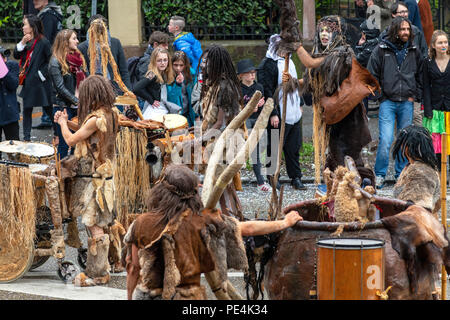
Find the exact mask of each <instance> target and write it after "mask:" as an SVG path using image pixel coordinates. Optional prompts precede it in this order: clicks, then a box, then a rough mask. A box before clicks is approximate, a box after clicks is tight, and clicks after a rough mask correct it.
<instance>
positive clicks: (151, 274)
mask: <svg viewBox="0 0 450 320" xmlns="http://www.w3.org/2000/svg"><path fill="white" fill-rule="evenodd" d="M160 220H161V215H158V214H153V213H145V214H142V215H140V216H139V217H138V218H137V219H136V220H135V221H134V222H133V224H132V225H131V226H130V228H129V229H128V232H127V234H126V235H125V238H124V243H125V244H126V248H125V250H124V251H123V255H122V261H123V263H124V262H125V260H126V257H125V256H126V255H127V254H130V250H131V244H133V243H134V244H135V245H137V246H138V247H139V251H138V252H139V264H140V268H141V271H140V278H139V283H138V286H137V287H136V290H135V292H134V295H133V297H134V298H136V299H161V298H162V299H206V294H205V291H204V288H203V287H202V286H201V285H200V275H201V273H208V272H211V271H214V270H217V271H218V272H219V274H220V276H221V280H222V281H224V282H225V281H226V280H227V271H228V269H229V268H234V269H239V270H243V269H245V268H247V259H246V255H245V249H244V246H243V243H242V239H241V237H240V233H239V230H238V224H237V220H236V219H234V218H230V217H227V216H223V215H221V214H220V211H217V210H203V211H202V212H201V214H198V213H193V212H192V211H191V210H187V211H185V212H184V213H183V214H180V215H179V217H178V218H175V219H173V220H171V221H170V222H169V223H168V224H167V225H164V224H160V223H159V221H160Z"/></svg>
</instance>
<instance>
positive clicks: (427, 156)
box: [392, 125, 441, 215]
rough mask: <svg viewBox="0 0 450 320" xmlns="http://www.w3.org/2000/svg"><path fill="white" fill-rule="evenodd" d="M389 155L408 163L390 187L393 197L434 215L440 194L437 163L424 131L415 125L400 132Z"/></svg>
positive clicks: (430, 139)
mask: <svg viewBox="0 0 450 320" xmlns="http://www.w3.org/2000/svg"><path fill="white" fill-rule="evenodd" d="M392 152H393V154H401V155H402V157H404V158H406V159H408V162H409V163H408V165H407V166H406V167H405V168H404V169H403V171H402V172H401V174H400V176H399V178H398V181H397V183H396V184H395V186H394V190H393V195H394V197H395V198H398V199H400V200H405V201H412V202H414V204H416V205H419V206H422V207H424V208H425V209H427V210H428V211H430V212H432V213H433V214H435V215H437V211H438V210H439V209H440V201H439V199H440V194H441V191H440V177H439V171H438V170H439V162H438V160H437V157H436V154H435V153H434V149H433V140H432V138H431V135H430V133H429V132H428V130H427V129H426V128H424V127H422V126H415V125H411V126H408V127H406V128H404V129H402V130H401V131H400V132H399V134H398V136H397V139H396V141H395V144H394V148H393V149H392ZM396 152H398V153H396Z"/></svg>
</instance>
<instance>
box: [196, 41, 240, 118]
mask: <svg viewBox="0 0 450 320" xmlns="http://www.w3.org/2000/svg"><path fill="white" fill-rule="evenodd" d="M203 76H204V79H203V86H202V90H201V94H200V99H203V98H204V97H205V95H206V93H207V92H208V90H209V89H210V88H211V87H214V86H219V85H220V86H221V87H224V89H227V90H226V93H224V94H225V95H230V96H229V97H223V98H224V101H228V100H229V99H230V98H232V99H233V100H238V101H239V103H232V104H228V103H221V102H220V100H221V99H220V98H219V99H218V104H219V107H221V108H222V109H223V111H224V112H225V114H226V115H228V116H229V115H236V114H238V113H239V111H240V110H239V107H240V106H241V105H242V104H243V97H242V92H241V84H240V82H239V78H238V76H237V73H236V70H235V69H234V65H233V61H232V60H231V56H230V54H229V53H228V51H227V50H226V49H225V48H224V47H222V46H219V45H213V46H211V47H210V48H209V49H208V51H207V58H206V66H205V70H203ZM224 80H225V83H223V82H224ZM224 94H222V96H223V95H224Z"/></svg>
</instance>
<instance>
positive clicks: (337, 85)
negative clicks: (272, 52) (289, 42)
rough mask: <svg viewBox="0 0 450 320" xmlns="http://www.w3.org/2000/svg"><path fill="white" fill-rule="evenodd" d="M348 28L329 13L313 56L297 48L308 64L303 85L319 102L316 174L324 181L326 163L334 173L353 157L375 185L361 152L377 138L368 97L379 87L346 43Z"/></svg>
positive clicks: (315, 122) (285, 77)
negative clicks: (366, 103) (373, 133)
mask: <svg viewBox="0 0 450 320" xmlns="http://www.w3.org/2000/svg"><path fill="white" fill-rule="evenodd" d="M344 28H345V22H344V21H343V19H342V18H341V17H339V16H326V17H323V18H322V19H320V20H319V22H318V24H317V30H316V35H315V37H314V44H313V50H312V55H309V54H308V53H307V52H306V50H305V49H304V48H303V46H302V45H301V44H299V45H298V47H297V49H296V52H297V55H298V57H299V59H300V61H301V62H302V63H303V64H304V65H305V67H306V68H307V70H306V71H305V76H304V79H301V80H300V85H302V86H303V93H306V94H308V93H309V94H311V95H312V101H313V108H314V118H313V140H314V150H315V155H314V156H315V158H314V164H315V170H316V172H315V178H316V183H319V182H320V168H321V167H322V168H323V169H325V168H329V169H330V170H331V171H334V170H335V169H336V168H337V167H338V166H340V165H341V166H344V165H345V162H344V158H345V156H350V157H352V158H353V159H354V161H355V163H356V166H357V169H358V171H359V174H360V176H361V178H362V179H364V178H369V179H370V181H371V183H372V185H374V184H375V177H374V174H373V171H372V170H371V169H368V168H365V167H364V163H363V161H362V158H361V154H360V153H361V150H362V148H363V147H364V146H365V145H367V144H368V143H369V142H370V141H371V140H372V138H371V135H370V131H369V127H368V120H367V117H366V112H365V109H364V106H363V104H362V100H363V99H364V98H365V97H366V96H368V95H369V94H371V93H372V92H373V91H375V90H377V89H378V88H379V85H378V83H377V81H376V79H375V78H374V77H373V76H372V75H371V74H370V73H369V71H367V69H365V68H363V67H362V66H361V65H360V64H359V63H358V62H357V60H356V59H355V56H354V53H353V50H352V49H351V47H350V45H349V44H347V43H346V42H345V37H344V31H345V30H344ZM288 80H289V75H288V74H287V73H284V74H283V82H287V81H288ZM327 148H328V154H327V156H326V158H325V152H326V149H327ZM325 160H326V161H325Z"/></svg>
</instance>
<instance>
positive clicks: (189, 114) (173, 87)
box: [167, 68, 197, 127]
mask: <svg viewBox="0 0 450 320" xmlns="http://www.w3.org/2000/svg"><path fill="white" fill-rule="evenodd" d="M191 74H192V75H193V76H192V81H191V82H189V83H186V80H184V84H185V85H186V91H187V96H188V110H184V109H182V110H181V115H183V116H185V117H186V118H187V119H188V123H189V127H192V126H194V122H195V118H196V117H197V114H196V113H195V111H194V109H193V108H192V103H191V95H192V89H193V88H194V85H195V83H196V82H197V77H195V76H194V70H193V68H191ZM167 100H168V101H169V102H173V103H175V104H177V105H179V106H180V107H182V108H183V92H182V86H181V85H179V84H177V82H176V81H174V82H173V83H172V84H170V85H169V84H168V85H167Z"/></svg>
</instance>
